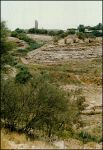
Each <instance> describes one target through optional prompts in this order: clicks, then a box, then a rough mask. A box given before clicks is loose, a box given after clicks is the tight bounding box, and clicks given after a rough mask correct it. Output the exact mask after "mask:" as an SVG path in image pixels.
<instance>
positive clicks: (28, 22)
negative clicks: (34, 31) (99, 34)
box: [1, 1, 102, 29]
mask: <svg viewBox="0 0 103 150" xmlns="http://www.w3.org/2000/svg"><path fill="white" fill-rule="evenodd" d="M1 19H2V20H5V21H7V26H8V27H9V28H10V29H15V28H17V27H19V28H24V29H28V28H32V27H34V23H35V19H37V20H38V22H39V28H42V27H43V28H47V29H67V28H69V27H77V26H78V25H79V24H84V25H91V26H92V25H96V24H98V23H99V22H102V1H2V2H1Z"/></svg>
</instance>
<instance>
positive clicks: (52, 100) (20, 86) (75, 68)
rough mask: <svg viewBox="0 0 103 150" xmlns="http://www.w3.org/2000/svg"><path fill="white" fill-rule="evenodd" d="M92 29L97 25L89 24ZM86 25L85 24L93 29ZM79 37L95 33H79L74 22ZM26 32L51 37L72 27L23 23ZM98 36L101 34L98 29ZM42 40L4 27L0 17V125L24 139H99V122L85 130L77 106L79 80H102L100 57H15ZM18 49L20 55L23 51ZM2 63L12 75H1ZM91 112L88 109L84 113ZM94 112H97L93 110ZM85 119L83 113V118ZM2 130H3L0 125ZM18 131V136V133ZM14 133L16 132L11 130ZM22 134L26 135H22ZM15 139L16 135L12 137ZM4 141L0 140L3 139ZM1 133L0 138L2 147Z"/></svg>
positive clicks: (81, 106)
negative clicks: (34, 60)
mask: <svg viewBox="0 0 103 150" xmlns="http://www.w3.org/2000/svg"><path fill="white" fill-rule="evenodd" d="M95 28H96V29H98V28H99V26H96V27H95ZM95 28H92V27H91V29H94V30H95ZM78 29H79V32H78V33H76V34H77V36H78V38H79V39H82V40H84V39H85V37H86V38H87V37H92V38H95V36H96V34H86V33H84V26H79V27H78ZM28 32H29V33H32V34H33V33H36V34H49V35H52V36H54V43H55V42H57V41H58V39H59V38H64V37H66V36H67V35H68V34H71V35H73V34H75V30H74V29H71V30H67V31H66V32H64V31H62V30H60V31H58V32H56V33H54V32H53V31H49V32H47V30H39V29H38V30H35V29H29V30H28ZM8 36H12V37H16V38H18V39H20V40H23V41H25V42H26V43H27V44H28V47H27V48H26V49H19V48H18V46H17V44H16V43H15V42H10V41H8V39H7V37H8ZM100 36H101V35H100ZM44 44H45V42H44V43H41V42H37V41H34V40H33V39H31V38H29V37H28V36H27V32H26V31H25V30H22V29H16V30H15V31H12V32H11V31H9V30H8V28H7V27H6V24H5V22H1V128H2V130H5V129H6V131H8V133H9V134H10V133H12V134H14V133H15V134H18V137H19V138H21V139H22V138H23V140H24V142H27V139H30V140H33V141H34V140H44V141H46V142H47V141H55V140H56V139H69V138H72V139H76V140H80V141H82V142H83V144H85V143H88V142H96V143H101V142H102V136H101V126H98V127H96V128H95V129H94V130H95V134H93V132H94V131H93V132H92V133H90V132H88V131H85V130H84V128H85V126H86V125H85V124H89V123H88V122H89V121H87V122H85V121H84V120H83V117H84V116H83V113H82V112H83V111H84V110H85V109H86V108H87V104H86V97H85V96H84V95H83V89H82V87H83V85H84V84H85V85H88V84H93V86H96V87H98V86H100V87H101V85H102V81H101V71H102V70H101V69H102V68H101V61H102V60H101V58H94V59H92V60H83V61H82V63H81V60H71V61H69V63H62V64H55V65H48V64H23V63H22V62H21V61H20V57H23V56H26V54H27V52H30V51H31V50H35V49H37V48H40V47H41V46H43V45H44ZM23 52H24V54H25V55H23ZM7 65H9V66H11V67H14V68H15V69H16V75H15V77H10V76H8V77H7V79H5V78H4V74H6V72H7ZM67 84H68V85H75V86H78V87H79V86H80V87H81V88H79V89H75V88H74V89H72V90H65V88H63V86H65V85H67ZM90 115H92V114H90ZM97 115H98V117H100V116H99V115H100V114H97ZM87 120H88V119H87ZM3 132H4V131H3ZM20 136H21V137H20ZM15 137H16V136H15ZM26 138H27V139H26ZM16 140H18V139H16ZM3 142H4V144H3ZM5 142H7V141H6V139H3V140H2V144H3V146H2V148H5V147H8V146H7V145H8V144H7V145H6V146H5V144H6V143H5Z"/></svg>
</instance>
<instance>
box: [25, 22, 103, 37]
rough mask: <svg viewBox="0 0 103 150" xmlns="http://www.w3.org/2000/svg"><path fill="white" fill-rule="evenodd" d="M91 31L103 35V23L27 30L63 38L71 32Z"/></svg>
mask: <svg viewBox="0 0 103 150" xmlns="http://www.w3.org/2000/svg"><path fill="white" fill-rule="evenodd" d="M86 30H88V31H91V32H90V33H91V34H92V35H94V36H97V37H98V36H102V35H103V34H102V32H101V31H102V30H103V25H102V24H101V23H99V24H97V25H96V26H93V27H91V26H84V25H79V26H78V28H77V29H76V28H70V29H67V30H66V31H64V30H47V29H35V28H31V29H29V30H28V31H27V32H28V33H31V34H46V35H50V36H60V37H61V38H64V37H65V36H67V35H70V34H76V33H78V32H82V33H86V32H87V31H86Z"/></svg>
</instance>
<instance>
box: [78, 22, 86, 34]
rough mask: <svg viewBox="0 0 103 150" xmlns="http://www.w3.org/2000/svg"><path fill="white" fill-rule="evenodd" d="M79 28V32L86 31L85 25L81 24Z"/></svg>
mask: <svg viewBox="0 0 103 150" xmlns="http://www.w3.org/2000/svg"><path fill="white" fill-rule="evenodd" d="M78 30H79V32H83V33H84V31H85V27H84V25H81V24H80V25H79V26H78Z"/></svg>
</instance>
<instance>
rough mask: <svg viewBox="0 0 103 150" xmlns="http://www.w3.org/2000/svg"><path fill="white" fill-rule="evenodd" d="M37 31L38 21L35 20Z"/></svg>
mask: <svg viewBox="0 0 103 150" xmlns="http://www.w3.org/2000/svg"><path fill="white" fill-rule="evenodd" d="M35 29H38V21H37V20H35Z"/></svg>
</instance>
